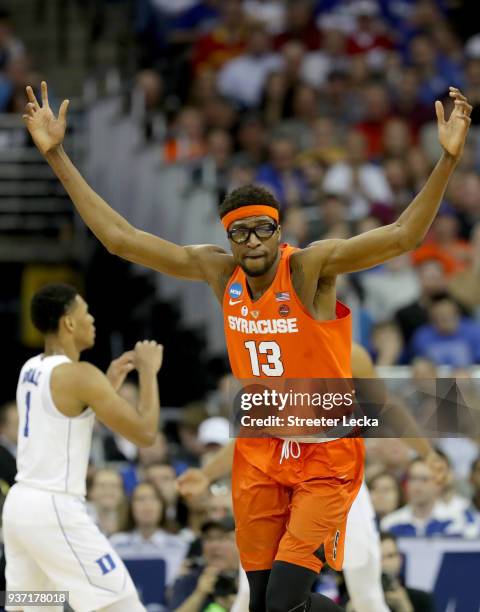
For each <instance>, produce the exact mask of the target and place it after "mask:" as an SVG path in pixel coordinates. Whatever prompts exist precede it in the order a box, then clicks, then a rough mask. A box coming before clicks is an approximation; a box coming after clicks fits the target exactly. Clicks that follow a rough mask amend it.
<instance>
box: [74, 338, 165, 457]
mask: <svg viewBox="0 0 480 612" xmlns="http://www.w3.org/2000/svg"><path fill="white" fill-rule="evenodd" d="M132 353H133V357H132V363H133V365H134V367H135V368H136V369H137V371H138V377H139V382H140V385H139V387H140V389H139V390H140V397H139V401H138V406H132V405H130V404H129V403H128V402H127V401H126V400H124V399H123V398H122V397H120V395H118V394H117V393H116V391H115V389H114V388H113V386H112V382H113V381H112V380H111V375H110V373H109V377H108V378H107V376H105V374H103V372H101V371H100V370H99V369H98V368H96V367H95V366H93V365H91V364H90V363H87V362H79V363H76V364H73V365H69V366H68V368H69V369H70V372H69V373H68V376H65V373H66V370H65V369H64V371H63V375H64V379H63V380H65V383H64V384H66V385H68V387H69V389H70V392H71V393H72V394H73V396H74V397H75V398H76V399H78V400H79V401H80V402H81V403H82V404H83V405H85V406H90V408H92V410H93V411H94V412H95V414H96V416H97V418H98V420H99V421H101V422H102V423H103V424H104V425H106V426H107V427H108V428H109V429H111V430H113V431H115V432H117V433H119V434H120V435H122V436H123V437H124V438H127V440H130V442H133V443H134V444H136V445H137V446H151V445H152V444H153V442H154V441H155V436H156V434H157V431H158V421H159V415H160V400H159V393H158V382H157V373H158V371H159V369H160V367H161V365H162V360H163V347H162V346H161V345H159V344H157V343H156V342H153V341H147V340H145V341H143V342H137V344H136V345H135V350H134V351H132ZM65 367H66V366H64V368H65Z"/></svg>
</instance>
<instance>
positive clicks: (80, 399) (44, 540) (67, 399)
mask: <svg viewBox="0 0 480 612" xmlns="http://www.w3.org/2000/svg"><path fill="white" fill-rule="evenodd" d="M31 316H32V321H33V323H34V325H35V326H36V327H37V329H39V331H40V332H42V334H43V335H44V339H45V347H44V352H43V353H42V354H41V355H37V356H36V357H33V358H32V359H29V360H28V361H27V362H26V363H25V365H24V366H23V368H22V370H21V372H20V377H19V381H18V388H17V405H18V412H19V432H18V452H17V468H18V473H17V476H16V484H15V485H13V487H12V488H11V489H10V491H9V493H8V495H7V499H6V501H5V504H4V507H3V535H4V541H5V556H6V562H7V567H6V580H7V590H9V591H16V590H21V591H41V590H57V591H69V599H70V605H71V607H72V608H73V609H74V610H75V611H76V612H77V611H78V612H90V611H93V610H102V611H107V610H108V611H109V612H139V611H141V610H145V608H144V607H143V605H142V604H141V602H140V600H139V598H138V595H137V593H136V590H135V587H134V584H133V582H132V579H131V578H130V576H129V574H128V572H127V569H126V568H125V565H124V564H123V562H122V561H121V559H120V557H119V556H118V554H117V553H116V552H115V551H114V549H113V548H112V546H111V545H110V543H109V541H108V540H107V538H106V537H105V536H104V535H103V534H102V533H101V532H100V530H99V529H98V527H97V526H96V525H95V524H94V522H93V521H92V519H91V518H90V517H89V515H88V514H87V510H86V506H85V500H84V498H85V480H86V472H87V466H88V458H89V454H90V444H91V438H92V428H93V425H94V421H95V416H97V418H98V419H99V420H100V421H101V422H102V423H104V424H105V425H106V426H107V427H109V428H110V429H112V430H113V431H115V432H117V433H119V434H121V435H122V436H124V437H125V438H127V439H129V440H130V441H132V442H133V443H135V444H137V445H138V446H150V445H151V444H153V442H154V440H155V435H156V432H157V429H158V420H159V411H160V406H159V397H158V384H157V373H158V370H159V369H160V367H161V364H162V357H163V347H162V346H161V345H158V344H157V343H156V342H152V341H143V342H138V343H137V344H136V346H135V349H134V350H133V351H129V352H127V353H124V354H123V355H122V356H121V357H120V358H118V359H117V360H115V361H114V362H112V364H111V366H110V368H109V370H108V372H107V375H105V374H103V373H102V372H101V371H100V370H98V369H97V368H96V367H94V366H93V365H91V364H89V363H86V362H80V361H79V358H80V353H81V352H82V351H84V350H85V349H88V348H91V347H92V346H93V344H94V340H95V327H94V319H93V317H92V315H91V314H90V313H89V312H88V306H87V304H86V302H85V301H84V300H83V299H82V297H80V295H78V293H77V292H76V290H75V289H74V288H73V287H70V286H68V285H61V284H55V285H47V286H45V287H44V288H42V289H40V291H38V292H37V293H36V294H35V296H34V297H33V300H32V304H31ZM133 369H136V370H137V371H138V375H139V381H140V398H139V402H138V405H137V406H132V405H130V404H129V403H128V402H127V401H125V400H124V399H123V398H122V397H120V395H118V393H117V390H118V389H119V387H120V386H121V385H122V383H123V381H124V379H125V376H126V375H127V373H128V372H129V371H131V370H133ZM6 609H7V610H21V609H23V606H21V605H10V606H7V607H6ZM29 609H30V607H29ZM32 609H37V608H32ZM38 609H39V610H42V611H44V610H46V609H47V608H45V607H41V608H38ZM52 609H56V610H58V606H57V607H55V608H52Z"/></svg>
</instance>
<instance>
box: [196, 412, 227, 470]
mask: <svg viewBox="0 0 480 612" xmlns="http://www.w3.org/2000/svg"><path fill="white" fill-rule="evenodd" d="M198 441H199V443H200V444H201V445H202V447H203V450H202V457H201V462H202V464H205V463H206V462H208V459H209V457H211V456H212V455H214V454H215V453H216V452H217V451H218V450H220V448H222V446H225V445H226V444H228V443H229V442H230V422H229V420H228V419H227V418H225V417H209V418H208V419H205V421H203V422H202V423H201V424H200V426H199V428H198Z"/></svg>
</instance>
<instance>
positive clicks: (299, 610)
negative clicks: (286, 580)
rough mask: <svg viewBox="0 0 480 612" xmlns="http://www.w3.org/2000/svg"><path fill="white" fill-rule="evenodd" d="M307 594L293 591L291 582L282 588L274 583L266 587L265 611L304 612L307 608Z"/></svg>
mask: <svg viewBox="0 0 480 612" xmlns="http://www.w3.org/2000/svg"><path fill="white" fill-rule="evenodd" d="M308 600H309V597H308V594H305V593H302V594H299V593H298V592H295V589H294V588H292V585H291V584H286V585H285V587H284V588H281V589H279V588H277V587H275V585H272V586H270V584H269V586H268V589H267V612H304V610H306V609H307V604H308Z"/></svg>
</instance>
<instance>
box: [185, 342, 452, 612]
mask: <svg viewBox="0 0 480 612" xmlns="http://www.w3.org/2000/svg"><path fill="white" fill-rule="evenodd" d="M352 376H353V377H354V378H355V379H357V378H358V379H360V378H366V379H370V380H373V379H375V378H377V372H376V371H375V367H374V365H373V362H372V360H371V358H370V355H369V354H368V352H367V351H366V350H365V349H364V348H363V347H362V346H360V345H358V344H356V343H353V344H352ZM380 386H381V385H380ZM378 391H379V392H380V389H378ZM391 399H392V400H393V398H391ZM386 406H388V410H389V411H391V412H393V411H395V421H396V424H397V425H398V428H399V429H403V430H404V431H405V430H406V431H409V432H410V435H412V436H413V435H415V436H416V437H412V438H408V439H407V440H406V442H407V443H408V444H409V445H410V446H411V448H412V449H413V450H414V451H415V453H416V454H417V455H418V456H419V457H422V458H423V459H424V460H425V462H426V463H427V464H428V465H429V467H430V469H431V470H432V472H433V473H434V475H435V479H436V481H437V482H438V484H440V485H442V484H443V483H444V482H445V478H446V470H445V465H444V464H443V465H442V458H441V457H440V456H439V455H438V454H437V453H436V452H435V450H434V449H433V448H432V446H431V444H430V442H429V441H428V440H427V439H426V438H424V437H422V435H421V432H420V430H419V428H418V427H417V425H416V423H415V422H414V421H413V419H412V417H411V416H410V415H409V413H408V411H406V410H405V409H404V408H403V407H402V405H400V404H394V403H393V402H392V401H390V402H387V405H386ZM379 409H380V404H379ZM392 416H393V415H392ZM389 422H390V423H392V424H393V419H392V418H390V419H389ZM386 442H387V441H386ZM234 452H235V444H234V442H233V441H232V442H231V443H230V444H227V445H226V446H225V447H224V448H222V449H221V450H219V451H218V452H217V453H216V454H215V455H214V456H213V457H212V458H211V459H210V460H209V461H208V463H207V465H205V466H204V467H202V468H201V469H198V468H190V469H188V470H187V471H185V472H184V473H183V474H182V475H181V476H180V477H179V478H178V480H177V486H178V490H179V492H180V494H181V495H183V496H184V497H186V498H189V497H195V496H199V495H202V494H204V493H205V492H206V491H208V487H209V485H210V484H212V483H214V482H215V481H217V480H219V479H220V478H223V477H225V476H227V475H228V474H229V473H230V472H231V470H232V465H233V458H234ZM316 511H317V512H318V513H321V512H322V509H321V508H317V509H316ZM342 569H343V575H344V577H345V582H346V584H347V588H348V593H349V595H350V601H351V603H352V605H353V608H354V610H355V612H388V610H389V609H390V608H389V607H388V606H387V603H386V601H385V597H384V593H383V587H382V580H381V572H382V569H381V560H380V538H379V534H378V530H377V527H376V524H375V512H374V510H373V506H372V503H371V501H370V495H369V493H368V489H367V486H366V485H365V483H363V484H362V487H361V489H360V491H359V493H358V495H357V496H356V498H355V501H354V503H353V504H352V507H351V508H350V512H349V513H348V519H347V526H346V539H345V559H344V564H343V568H342ZM240 584H242V580H240ZM245 590H246V589H245ZM247 595H248V592H247V593H245V597H247Z"/></svg>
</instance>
